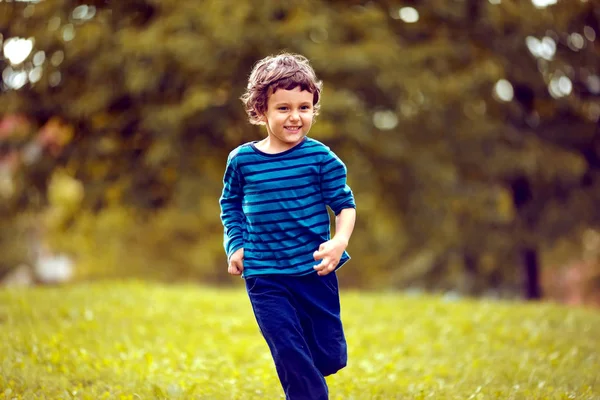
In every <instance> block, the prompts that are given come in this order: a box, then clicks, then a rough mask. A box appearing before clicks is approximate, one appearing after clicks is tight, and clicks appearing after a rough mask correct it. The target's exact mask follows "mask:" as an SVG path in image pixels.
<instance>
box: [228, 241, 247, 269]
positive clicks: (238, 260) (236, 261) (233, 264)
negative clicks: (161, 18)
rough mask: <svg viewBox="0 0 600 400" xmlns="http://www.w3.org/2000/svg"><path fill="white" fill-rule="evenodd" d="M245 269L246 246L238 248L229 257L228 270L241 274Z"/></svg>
mask: <svg viewBox="0 0 600 400" xmlns="http://www.w3.org/2000/svg"><path fill="white" fill-rule="evenodd" d="M242 271H244V248H241V249H238V250H236V251H235V253H233V254H232V255H231V257H229V267H228V268H227V272H229V273H230V274H231V275H241V274H242Z"/></svg>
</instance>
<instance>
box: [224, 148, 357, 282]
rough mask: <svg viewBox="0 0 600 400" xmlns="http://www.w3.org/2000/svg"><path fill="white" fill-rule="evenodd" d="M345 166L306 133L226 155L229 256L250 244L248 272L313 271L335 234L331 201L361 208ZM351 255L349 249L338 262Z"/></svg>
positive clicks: (334, 204)
mask: <svg viewBox="0 0 600 400" xmlns="http://www.w3.org/2000/svg"><path fill="white" fill-rule="evenodd" d="M346 174H347V170H346V166H345V165H344V163H343V162H342V160H340V158H339V157H337V156H336V155H335V154H334V153H333V152H332V151H331V150H330V149H329V147H327V146H325V145H324V144H323V143H321V142H319V141H317V140H314V139H311V138H308V137H307V138H305V139H304V140H303V141H302V142H301V143H299V144H298V145H296V146H294V147H293V148H291V149H289V150H287V151H284V152H282V153H277V154H267V153H264V152H262V151H260V150H258V149H257V148H256V147H255V142H252V143H246V144H243V145H241V146H239V147H237V148H236V149H235V150H233V151H232V152H231V153H230V154H229V157H228V158H227V166H226V169H225V175H224V178H223V192H222V195H221V198H220V200H219V203H220V206H221V221H222V223H223V226H224V247H225V252H226V254H227V257H228V258H229V257H230V256H231V255H232V254H233V253H234V252H235V251H236V250H238V249H240V248H244V272H243V277H249V276H255V275H263V274H290V275H304V274H309V273H311V272H314V269H313V266H314V265H315V264H317V262H315V260H314V258H313V253H314V252H315V251H316V250H317V249H318V248H319V245H320V244H321V243H323V242H325V241H327V240H329V239H330V221H329V214H328V212H327V208H326V206H329V207H330V208H331V209H332V210H333V212H334V213H335V215H337V214H339V213H340V212H341V211H342V210H343V209H345V208H355V207H356V205H355V202H354V196H353V194H352V191H351V189H350V187H349V186H348V185H347V183H346ZM349 259H350V256H349V254H348V253H347V252H346V251H344V253H343V254H342V257H341V259H340V262H339V264H338V266H337V268H339V267H341V266H342V265H343V264H344V263H346V262H347V261H348V260H349Z"/></svg>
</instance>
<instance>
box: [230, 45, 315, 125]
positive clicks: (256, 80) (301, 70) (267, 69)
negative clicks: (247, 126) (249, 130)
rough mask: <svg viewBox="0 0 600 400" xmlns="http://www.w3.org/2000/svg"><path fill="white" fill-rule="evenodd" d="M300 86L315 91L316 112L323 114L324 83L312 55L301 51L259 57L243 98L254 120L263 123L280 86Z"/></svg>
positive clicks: (249, 114)
mask: <svg viewBox="0 0 600 400" xmlns="http://www.w3.org/2000/svg"><path fill="white" fill-rule="evenodd" d="M298 86H300V89H301V90H306V91H308V92H310V93H312V94H313V109H314V116H317V115H318V114H319V108H320V104H319V100H320V99H321V91H322V88H323V83H322V82H321V81H320V80H318V79H317V76H316V74H315V71H314V70H313V68H312V67H311V66H310V63H309V61H308V59H307V58H306V57H304V56H302V55H299V54H291V53H281V54H278V55H276V56H272V55H271V56H267V57H265V58H263V59H262V60H260V61H258V62H257V63H256V64H255V65H254V68H252V72H251V73H250V78H249V79H248V87H247V88H246V92H245V93H244V94H243V95H242V97H241V98H240V99H241V100H242V102H243V103H244V107H245V109H246V113H247V114H248V119H249V120H250V123H251V124H254V125H262V124H264V122H263V121H262V119H261V117H262V116H263V115H264V114H265V113H266V112H267V102H268V100H269V96H270V95H271V94H273V93H275V91H276V90H277V89H284V90H292V89H295V88H296V87H298Z"/></svg>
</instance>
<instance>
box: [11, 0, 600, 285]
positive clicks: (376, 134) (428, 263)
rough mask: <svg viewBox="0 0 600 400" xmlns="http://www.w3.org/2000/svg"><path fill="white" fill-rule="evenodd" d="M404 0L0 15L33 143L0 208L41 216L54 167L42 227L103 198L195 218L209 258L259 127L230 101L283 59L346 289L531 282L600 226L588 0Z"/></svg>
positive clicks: (593, 11)
mask: <svg viewBox="0 0 600 400" xmlns="http://www.w3.org/2000/svg"><path fill="white" fill-rule="evenodd" d="M410 3H411V7H414V10H416V11H417V12H418V21H417V22H415V23H408V22H406V21H407V18H406V16H403V13H406V12H407V10H408V11H410V10H409V9H407V8H406V5H405V4H403V3H400V2H396V1H381V2H361V1H351V2H346V1H344V2H341V1H317V0H310V1H305V2H303V3H301V4H300V3H281V2H273V1H266V2H262V3H261V4H254V3H253V2H249V1H237V2H232V1H217V0H213V1H206V2H203V5H202V7H199V6H198V5H197V4H195V3H189V2H177V1H173V0H170V1H160V2H159V1H151V0H136V1H132V2H126V3H125V2H105V1H92V2H87V3H86V4H83V3H81V2H79V1H68V0H46V1H43V2H40V3H36V4H26V3H25V4H23V3H18V2H12V3H6V2H4V3H2V4H0V10H1V11H2V12H0V32H1V33H2V36H3V38H4V40H5V41H6V40H7V39H8V38H11V37H22V38H29V37H33V38H34V40H35V41H34V49H33V51H32V52H31V54H32V56H31V57H29V58H28V59H27V60H25V61H24V62H23V63H22V64H20V65H17V66H11V65H10V64H9V63H8V62H7V60H2V61H0V63H1V64H0V68H2V69H3V70H4V71H6V69H7V68H11V71H20V70H25V71H28V72H30V71H31V70H33V69H34V68H35V65H34V63H33V55H34V54H36V52H38V51H43V52H44V54H45V59H46V61H45V62H44V63H43V64H41V68H43V73H42V75H41V79H40V80H39V81H37V82H35V83H34V84H26V85H25V86H24V87H22V88H20V89H19V90H10V88H8V86H7V83H6V79H5V83H4V93H3V96H2V100H0V101H1V102H2V103H0V104H1V107H2V109H3V110H5V115H14V114H18V115H25V116H27V117H28V118H30V120H31V121H32V122H31V124H32V126H34V127H38V128H39V127H45V128H46V131H45V132H50V134H48V133H46V137H48V136H49V137H50V138H51V139H52V140H46V141H43V140H42V141H40V143H42V144H41V145H40V147H41V148H42V149H45V151H44V152H43V155H42V156H40V157H39V158H36V161H35V162H34V163H31V165H27V166H26V168H25V167H24V168H22V169H20V174H22V180H21V181H20V182H22V183H21V184H20V185H21V186H20V187H19V188H18V190H17V191H16V193H15V194H13V195H11V196H10V199H9V200H8V203H7V204H9V203H10V207H6V208H5V209H4V212H6V213H12V212H13V211H14V210H16V209H29V208H31V207H34V208H35V207H42V208H44V207H48V204H50V205H51V208H52V202H50V203H48V201H47V199H48V196H47V187H48V182H50V177H52V176H53V174H58V175H59V177H60V176H63V178H64V179H63V182H70V181H69V179H71V180H73V182H76V183H72V184H70V185H71V186H70V187H71V189H66V187H67V186H68V185H69V184H68V183H64V185H63V186H62V187H64V188H65V189H60V190H58V191H59V192H61V191H62V192H64V193H66V194H64V197H66V198H69V199H76V200H77V201H74V200H73V201H71V200H65V201H66V202H67V203H69V201H71V203H72V204H71V203H69V204H71V205H70V206H68V207H65V206H61V207H62V209H63V211H62V212H58V211H56V210H59V209H61V207H58V206H56V205H55V206H54V207H53V208H52V209H53V210H54V213H53V214H52V215H54V216H55V217H56V220H57V221H61V223H63V224H64V223H72V224H75V225H76V224H77V222H76V218H75V217H76V216H77V215H82V214H81V213H85V212H88V211H91V212H96V213H98V212H101V210H107V209H111V207H115V206H120V205H125V206H127V207H128V209H135V210H137V213H139V214H140V215H144V213H146V212H152V213H154V212H157V210H161V209H164V208H168V209H171V208H172V209H176V210H179V211H181V212H182V213H192V214H194V215H200V216H201V217H200V222H199V226H198V229H197V231H196V232H195V235H196V237H197V238H206V237H211V239H206V240H208V241H210V243H211V245H210V246H208V247H204V248H203V251H204V253H203V254H206V257H207V259H208V260H210V263H214V260H215V259H218V257H217V256H215V255H214V254H216V253H217V252H221V251H222V250H221V249H220V239H219V234H218V232H219V230H220V226H219V221H218V205H217V203H216V198H217V197H218V193H219V191H220V186H221V184H220V182H221V178H222V173H223V166H224V159H225V156H226V154H227V152H228V151H229V150H230V149H231V148H233V147H234V146H236V145H238V144H239V143H241V142H243V141H248V140H256V139H258V138H260V137H261V136H262V135H264V133H263V132H261V131H260V130H259V128H256V127H252V126H249V125H248V123H247V122H246V118H245V115H244V113H243V109H242V107H241V103H240V102H239V99H238V98H239V95H240V94H241V93H242V91H243V88H244V86H245V83H246V79H247V76H248V73H249V71H250V69H251V67H252V64H253V63H254V62H255V61H257V60H258V59H260V58H262V57H263V56H265V55H267V54H274V53H278V52H280V51H283V50H287V51H293V52H299V53H302V54H304V55H306V56H307V57H309V58H310V59H311V61H312V63H313V65H314V67H315V69H316V71H317V73H318V75H319V76H320V78H321V79H323V80H324V82H325V88H324V96H323V106H322V114H321V115H320V116H319V118H318V122H317V124H316V125H315V126H314V127H313V130H312V131H311V134H312V136H314V137H315V138H317V139H319V140H322V141H324V142H326V143H327V144H329V145H331V146H332V147H333V148H334V150H335V151H336V152H337V153H338V154H340V155H341V156H342V158H343V159H344V160H345V162H346V164H347V165H348V168H349V171H350V174H349V179H350V183H351V185H352V187H353V189H354V191H355V193H356V196H357V204H358V206H359V210H360V213H359V220H358V225H357V229H356V233H355V235H354V238H353V241H352V244H351V250H352V251H351V254H352V255H353V258H354V260H355V261H354V262H353V263H352V266H350V264H349V265H348V267H347V268H349V269H350V268H352V272H351V273H348V274H347V275H346V276H345V279H347V280H348V282H352V283H356V284H358V282H363V283H366V284H370V285H378V284H382V283H391V284H392V285H394V286H404V285H407V284H411V283H412V284H418V285H420V286H425V287H429V288H442V289H447V288H453V287H454V288H456V287H458V288H460V289H461V290H466V291H473V290H476V289H477V288H488V287H493V286H497V287H503V288H509V289H510V288H516V287H517V286H519V285H520V283H521V282H522V280H523V276H522V271H528V272H529V273H532V274H533V275H530V278H533V280H534V281H537V277H536V274H538V273H539V271H537V267H538V264H539V262H538V256H539V252H540V251H542V250H544V249H545V248H548V247H552V246H553V244H554V243H555V242H556V241H557V240H560V239H561V238H564V237H569V238H572V237H575V236H576V235H578V234H580V232H581V231H582V230H584V229H587V228H594V227H596V226H597V225H598V222H599V221H600V215H599V211H598V208H597V207H596V206H595V205H596V204H597V203H598V201H599V200H600V179H599V175H598V174H599V169H600V152H599V150H598V149H600V147H599V145H598V143H599V142H598V140H600V139H599V137H600V135H599V132H598V120H599V117H600V100H599V95H600V78H599V76H600V71H598V68H599V67H598V65H600V63H599V51H598V46H599V45H598V41H599V40H600V39H597V38H596V35H597V34H600V25H599V21H600V15H599V10H600V6H599V3H598V1H595V0H590V1H587V2H566V1H561V2H558V3H557V4H556V5H553V6H550V7H547V8H542V9H538V8H536V7H535V5H534V4H533V3H531V2H527V1H523V2H517V1H503V2H501V3H500V4H491V3H489V2H483V1H478V0H468V1H462V2H456V1H448V0H434V1H427V2H425V1H412V2H410ZM413 14H414V13H413ZM30 76H31V73H30ZM48 126H50V127H48ZM38 132H40V131H39V130H37V129H30V133H28V134H24V135H23V138H24V141H27V140H33V139H32V138H34V137H35V135H36V134H38ZM12 137H14V135H13V136H12ZM15 146H17V147H18V145H15ZM52 149H54V151H52ZM67 178H68V179H67ZM57 185H58V186H57V187H61V186H60V184H57ZM65 185H66V186H65ZM78 185H81V187H82V189H81V190H80V189H77V188H75V187H79V186H78ZM69 190H70V191H71V192H72V194H71V195H69V194H68V193H71V192H69ZM32 191H35V192H37V193H39V196H32ZM80 192H81V193H84V196H83V197H82V198H81V202H79V200H78V199H79V193H80ZM32 199H33V200H35V199H39V202H38V203H35V202H34V201H32ZM58 203H60V204H62V203H61V202H60V201H59V202H58ZM55 204H57V203H56V201H55ZM64 210H71V211H68V212H67V211H64ZM82 210H83V211H82ZM85 210H88V211H85ZM78 213H80V214H78ZM136 218H138V217H136ZM136 218H133V220H134V221H138V220H137V219H136ZM138 222H139V221H138ZM132 223H133V222H132ZM212 238H216V239H212ZM165 246H166V247H168V245H165ZM209 249H210V250H209ZM188 250H189V249H188ZM180 262H181V260H180ZM188 262H191V263H192V264H193V263H194V261H188ZM196 262H197V261H196ZM521 263H524V265H525V267H527V268H521V267H519V266H520V265H521ZM510 266H514V267H510ZM215 268H217V267H215ZM534 283H535V282H534ZM531 290H532V291H533V292H531V293H530V294H532V295H536V293H534V292H535V291H536V290H537V289H536V288H535V287H532V288H531Z"/></svg>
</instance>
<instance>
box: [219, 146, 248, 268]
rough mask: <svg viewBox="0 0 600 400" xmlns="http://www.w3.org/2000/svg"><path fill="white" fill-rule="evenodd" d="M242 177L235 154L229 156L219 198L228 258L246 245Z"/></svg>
mask: <svg viewBox="0 0 600 400" xmlns="http://www.w3.org/2000/svg"><path fill="white" fill-rule="evenodd" d="M241 183H242V177H241V176H240V174H239V171H238V169H237V167H236V165H235V159H234V154H233V152H232V154H230V155H229V157H228V158H227V166H226V167H225V175H224V177H223V192H222V194H221V197H220V199H219V204H220V206H221V222H222V223H223V228H224V232H223V247H224V248H225V253H226V254H227V259H229V257H231V255H232V254H233V253H235V252H236V251H237V250H238V249H240V248H242V247H244V235H245V233H246V217H245V216H244V212H243V210H242V184H241Z"/></svg>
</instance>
